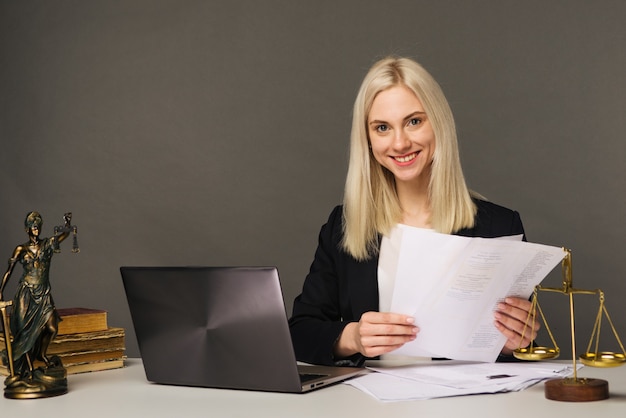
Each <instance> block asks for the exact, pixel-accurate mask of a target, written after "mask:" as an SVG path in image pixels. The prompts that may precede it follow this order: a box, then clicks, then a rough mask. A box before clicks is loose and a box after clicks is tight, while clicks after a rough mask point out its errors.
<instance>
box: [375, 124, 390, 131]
mask: <svg viewBox="0 0 626 418" xmlns="http://www.w3.org/2000/svg"><path fill="white" fill-rule="evenodd" d="M388 130H389V127H388V126H387V125H378V126H377V127H376V131H377V132H387V131H388Z"/></svg>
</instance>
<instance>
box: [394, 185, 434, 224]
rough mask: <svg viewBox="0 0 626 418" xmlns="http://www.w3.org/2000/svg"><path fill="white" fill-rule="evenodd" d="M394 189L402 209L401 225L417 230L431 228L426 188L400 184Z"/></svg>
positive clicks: (428, 198)
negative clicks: (416, 228)
mask: <svg viewBox="0 0 626 418" xmlns="http://www.w3.org/2000/svg"><path fill="white" fill-rule="evenodd" d="M396 188H397V189H396V190H397V193H398V200H399V201H400V207H401V208H402V223H403V224H405V225H409V226H415V227H418V228H431V227H432V226H431V222H430V217H431V206H430V197H429V194H428V186H423V185H417V186H416V185H415V184H403V183H400V184H397V185H396Z"/></svg>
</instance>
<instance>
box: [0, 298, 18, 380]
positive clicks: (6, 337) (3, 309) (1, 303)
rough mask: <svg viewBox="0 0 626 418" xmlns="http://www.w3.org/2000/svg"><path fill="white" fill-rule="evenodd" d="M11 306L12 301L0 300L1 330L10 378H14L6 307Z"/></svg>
mask: <svg viewBox="0 0 626 418" xmlns="http://www.w3.org/2000/svg"><path fill="white" fill-rule="evenodd" d="M12 304H13V301H12V300H7V301H4V300H0V311H1V312H2V329H3V330H4V341H5V344H6V346H7V355H8V357H9V371H10V372H11V377H13V376H15V370H13V350H12V349H11V330H10V328H9V315H8V314H7V306H11V305H12Z"/></svg>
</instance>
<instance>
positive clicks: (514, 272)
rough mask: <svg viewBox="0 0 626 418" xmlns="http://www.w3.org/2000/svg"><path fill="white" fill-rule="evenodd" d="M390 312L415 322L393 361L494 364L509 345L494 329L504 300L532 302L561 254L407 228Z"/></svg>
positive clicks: (401, 232)
mask: <svg viewBox="0 0 626 418" xmlns="http://www.w3.org/2000/svg"><path fill="white" fill-rule="evenodd" d="M390 239H391V240H392V241H395V242H394V244H393V245H392V246H391V247H393V248H397V249H398V251H397V255H396V254H393V255H392V257H394V256H395V257H396V258H397V264H395V287H394V293H393V298H392V303H391V311H392V312H398V313H404V314H407V315H411V316H413V317H414V318H415V321H416V325H417V326H419V328H420V331H419V334H418V336H417V338H416V339H415V340H414V341H412V342H410V343H407V344H405V345H404V346H402V347H401V348H400V349H398V350H396V351H395V352H394V354H399V355H409V356H431V357H445V358H449V359H456V360H472V361H486V362H493V361H495V360H496V358H497V357H498V354H499V353H500V350H501V349H502V347H503V346H504V343H505V342H506V338H505V337H504V336H503V335H502V334H501V333H500V332H499V331H498V330H497V329H496V327H495V325H494V317H493V312H494V310H495V307H496V304H497V303H498V302H500V301H502V300H503V299H504V298H505V297H506V296H517V297H520V298H524V299H527V298H529V297H530V295H531V294H532V292H533V289H534V287H535V286H536V285H537V284H539V283H540V282H541V281H542V280H543V279H544V278H545V276H547V275H548V273H550V271H551V270H552V269H553V268H554V267H555V266H556V265H557V264H558V263H559V262H560V261H561V260H562V259H563V257H564V256H565V251H564V250H563V249H562V248H559V247H551V246H547V245H541V244H534V243H529V242H523V241H519V240H515V239H492V238H491V239H490V238H468V237H461V236H456V235H447V234H439V233H436V232H432V231H429V230H424V229H419V228H411V227H403V228H399V229H397V230H396V233H394V234H393V235H392V236H391V237H390Z"/></svg>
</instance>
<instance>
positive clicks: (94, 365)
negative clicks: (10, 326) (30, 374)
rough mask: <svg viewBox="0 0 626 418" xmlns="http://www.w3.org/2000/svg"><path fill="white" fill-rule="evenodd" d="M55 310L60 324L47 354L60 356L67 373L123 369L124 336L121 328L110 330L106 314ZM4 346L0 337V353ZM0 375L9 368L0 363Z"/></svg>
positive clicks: (95, 311) (92, 311)
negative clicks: (59, 318) (59, 317)
mask: <svg viewBox="0 0 626 418" xmlns="http://www.w3.org/2000/svg"><path fill="white" fill-rule="evenodd" d="M57 311H58V312H59V315H61V319H62V321H61V322H60V323H59V333H58V335H57V336H56V338H55V339H54V340H53V341H52V342H51V343H50V346H49V347H48V352H47V355H48V357H52V356H59V357H60V358H61V361H62V362H63V366H65V369H66V370H67V373H68V374H76V373H85V372H94V371H99V370H110V369H117V368H121V367H124V360H125V359H126V356H125V354H124V353H125V350H126V342H125V337H126V335H125V332H124V329H123V328H116V327H109V325H108V321H107V312H106V311H104V310H100V309H89V308H64V309H57ZM5 347H6V344H5V341H4V336H0V351H2V350H4V349H5ZM35 365H36V366H37V364H35ZM0 373H1V374H4V375H8V368H7V367H6V366H4V365H2V364H0Z"/></svg>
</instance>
